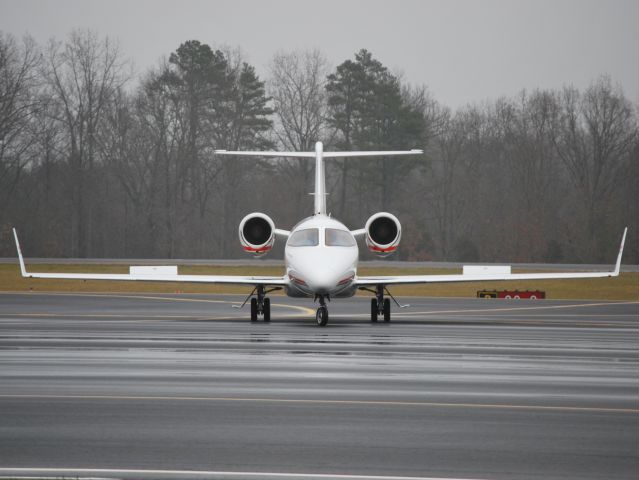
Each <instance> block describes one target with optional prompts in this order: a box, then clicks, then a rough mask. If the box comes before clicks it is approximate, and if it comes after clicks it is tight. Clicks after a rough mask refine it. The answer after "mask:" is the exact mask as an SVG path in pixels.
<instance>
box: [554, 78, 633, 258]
mask: <svg viewBox="0 0 639 480" xmlns="http://www.w3.org/2000/svg"><path fill="white" fill-rule="evenodd" d="M561 100H562V102H561V119H560V125H559V132H558V137H557V141H556V148H557V153H558V155H559V157H560V158H561V160H562V161H563V163H564V164H565V166H566V168H567V169H568V172H569V175H570V179H571V181H572V183H573V184H574V185H575V187H577V189H578V191H579V194H580V197H581V201H582V202H583V206H584V213H585V218H584V222H583V223H584V224H585V226H586V231H585V232H584V233H585V234H586V235H587V243H586V245H585V250H584V251H583V252H582V258H583V259H584V260H589V261H599V260H602V258H603V254H604V253H605V240H606V238H605V237H604V236H603V233H604V232H605V227H606V216H607V213H608V208H609V207H610V200H611V197H612V195H613V193H614V191H615V186H616V185H618V184H619V180H620V179H621V176H622V175H623V174H624V171H625V169H626V167H627V166H628V162H629V159H630V155H631V152H632V149H633V148H634V145H635V143H634V142H635V141H636V138H637V132H638V128H637V120H636V117H635V115H634V112H633V107H632V105H631V104H630V102H629V101H628V100H627V99H626V98H625V96H624V95H623V92H621V90H620V89H619V88H618V87H613V85H612V83H611V81H610V79H609V78H607V77H603V78H601V79H599V80H598V81H597V82H595V83H593V84H592V85H591V86H590V87H589V88H588V89H587V90H586V92H585V93H584V94H583V95H582V94H580V93H579V92H578V91H577V90H576V89H574V88H565V89H564V91H563V93H562V99H561ZM576 231H579V230H578V229H576Z"/></svg>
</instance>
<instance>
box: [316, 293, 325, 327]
mask: <svg viewBox="0 0 639 480" xmlns="http://www.w3.org/2000/svg"><path fill="white" fill-rule="evenodd" d="M317 298H319V302H320V306H319V308H318V309H317V312H315V321H316V322H317V325H318V326H319V327H325V326H326V324H327V323H328V308H327V307H326V301H325V298H324V295H318V296H317V297H316V299H317Z"/></svg>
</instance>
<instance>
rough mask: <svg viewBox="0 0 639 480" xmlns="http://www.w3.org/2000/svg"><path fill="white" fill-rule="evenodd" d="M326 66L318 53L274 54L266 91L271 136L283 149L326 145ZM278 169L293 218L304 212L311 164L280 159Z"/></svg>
mask: <svg viewBox="0 0 639 480" xmlns="http://www.w3.org/2000/svg"><path fill="white" fill-rule="evenodd" d="M329 70H330V67H329V64H328V61H327V60H326V58H325V57H324V55H323V54H322V53H321V52H320V51H319V50H307V51H293V52H289V53H285V52H279V53H277V54H276V55H275V56H274V57H273V59H272V60H271V64H270V75H271V76H270V80H269V82H268V92H269V95H270V96H271V97H272V99H273V106H274V109H275V119H276V121H275V126H274V129H273V131H274V134H275V138H276V139H277V143H278V144H279V145H280V146H281V147H282V148H283V149H284V150H294V151H309V150H313V148H314V144H315V142H316V141H324V142H326V143H329V142H330V136H331V134H330V132H329V131H328V128H327V123H326V115H327V113H326V109H327V95H326V89H325V84H326V77H327V76H328V74H329ZM278 166H279V170H280V171H281V172H282V173H283V174H284V175H286V176H287V177H288V178H289V179H290V185H291V186H292V187H293V188H294V190H295V192H294V194H295V201H294V205H296V206H297V208H296V209H295V211H294V212H291V213H292V214H293V215H295V216H300V215H301V214H302V213H308V210H309V208H306V207H307V206H309V207H310V202H305V201H304V200H305V199H306V196H307V194H308V192H310V191H311V190H309V189H310V187H311V182H312V178H313V169H314V164H313V162H309V161H308V159H299V158H297V159H290V158H286V159H283V160H281V163H279V164H278Z"/></svg>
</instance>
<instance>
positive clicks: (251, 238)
mask: <svg viewBox="0 0 639 480" xmlns="http://www.w3.org/2000/svg"><path fill="white" fill-rule="evenodd" d="M239 233H240V243H241V244H242V248H244V251H245V252H249V253H252V254H253V255H255V256H256V257H260V256H262V255H265V254H266V253H268V252H269V251H270V250H271V249H272V248H273V244H274V243H275V224H274V223H273V220H271V217H269V216H268V215H265V214H263V213H258V212H254V213H249V214H248V215H247V216H246V217H244V218H243V219H242V221H241V222H240V231H239Z"/></svg>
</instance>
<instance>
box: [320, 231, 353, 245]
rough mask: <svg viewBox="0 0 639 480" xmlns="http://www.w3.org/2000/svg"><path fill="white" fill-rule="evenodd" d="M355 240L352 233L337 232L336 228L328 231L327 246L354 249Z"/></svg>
mask: <svg viewBox="0 0 639 480" xmlns="http://www.w3.org/2000/svg"><path fill="white" fill-rule="evenodd" d="M355 245H356V243H355V239H354V238H353V235H351V234H350V232H346V231H344V230H337V229H335V228H327V229H326V246H327V247H354V246H355Z"/></svg>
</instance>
